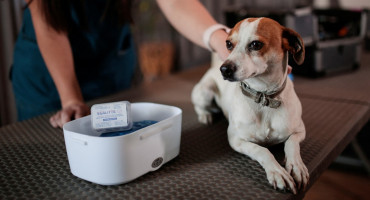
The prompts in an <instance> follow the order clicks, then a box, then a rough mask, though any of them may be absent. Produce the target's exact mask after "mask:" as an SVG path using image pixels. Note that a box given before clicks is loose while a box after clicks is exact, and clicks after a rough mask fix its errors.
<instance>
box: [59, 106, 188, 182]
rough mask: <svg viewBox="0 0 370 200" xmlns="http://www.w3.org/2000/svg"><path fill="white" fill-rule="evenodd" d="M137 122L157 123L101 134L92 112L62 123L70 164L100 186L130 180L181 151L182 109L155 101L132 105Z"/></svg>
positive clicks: (77, 171)
mask: <svg viewBox="0 0 370 200" xmlns="http://www.w3.org/2000/svg"><path fill="white" fill-rule="evenodd" d="M131 109H132V119H133V121H134V122H136V121H143V120H153V121H158V123H156V124H153V125H150V126H148V127H145V128H143V129H140V130H137V131H135V132H133V133H130V134H127V135H122V136H114V137H99V135H100V134H101V133H99V132H97V131H95V130H93V129H92V127H91V120H90V115H89V116H86V117H83V118H80V119H77V120H74V121H71V122H68V123H66V124H65V125H64V126H63V131H64V139H65V144H66V149H67V155H68V161H69V166H70V168H71V172H72V174H73V175H75V176H77V177H79V178H82V179H85V180H87V181H91V182H93V183H98V184H101V185H117V184H122V183H126V182H129V181H131V180H133V179H136V178H138V177H139V176H141V175H144V174H145V173H147V172H149V171H154V170H157V169H158V168H160V167H161V166H162V165H163V164H164V163H166V162H168V161H170V160H171V159H173V158H175V157H176V156H177V155H178V154H179V151H180V138H181V118H182V111H181V109H180V108H177V107H173V106H167V105H161V104H154V103H133V104H131Z"/></svg>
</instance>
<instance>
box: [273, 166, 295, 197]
mask: <svg viewBox="0 0 370 200" xmlns="http://www.w3.org/2000/svg"><path fill="white" fill-rule="evenodd" d="M266 175H267V180H268V181H269V183H270V184H271V185H272V186H273V187H274V189H276V188H278V189H280V190H285V189H289V190H291V191H292V192H293V193H294V194H296V193H297V190H296V186H295V183H294V180H293V178H292V176H290V174H289V173H288V172H287V171H286V170H285V169H284V168H283V167H281V166H280V165H279V164H277V165H274V166H272V167H269V169H266Z"/></svg>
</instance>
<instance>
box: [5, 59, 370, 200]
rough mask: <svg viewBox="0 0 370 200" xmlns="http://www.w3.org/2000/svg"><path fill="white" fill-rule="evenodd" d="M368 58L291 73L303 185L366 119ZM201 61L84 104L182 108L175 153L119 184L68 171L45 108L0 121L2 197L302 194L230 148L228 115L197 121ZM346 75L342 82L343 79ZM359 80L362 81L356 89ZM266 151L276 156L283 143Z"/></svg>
mask: <svg viewBox="0 0 370 200" xmlns="http://www.w3.org/2000/svg"><path fill="white" fill-rule="evenodd" d="M369 67H370V63H369V62H367V64H366V66H365V67H361V68H360V69H359V70H358V71H356V72H352V73H349V74H343V75H338V76H335V77H327V78H322V79H307V78H300V77H296V79H295V86H296V91H297V93H298V96H299V97H300V99H301V102H302V105H303V121H304V122H305V125H306V130H307V136H306V139H305V140H304V141H303V142H302V144H301V155H302V159H303V161H304V162H305V163H306V165H307V168H308V170H309V173H310V183H309V186H308V188H309V187H310V186H312V184H313V183H314V182H315V181H316V180H317V179H318V177H319V176H320V175H321V173H322V172H323V171H324V170H325V169H326V168H327V167H328V166H329V165H330V163H331V162H332V161H333V160H334V159H335V158H336V157H337V156H338V155H339V154H340V153H341V152H342V151H343V149H344V148H345V147H346V145H347V144H348V143H349V142H350V141H351V139H352V138H353V137H354V136H355V135H356V134H357V133H358V131H359V130H360V129H361V128H362V127H363V126H364V125H365V124H366V123H367V122H368V120H369V116H370V111H369V105H370V98H369V95H370V93H369V92H367V93H366V92H365V91H364V89H367V90H368V88H369V85H370V84H369V81H368V80H364V79H367V77H369V75H370V70H369ZM206 69H207V66H204V67H197V68H194V69H191V70H187V71H183V72H181V73H178V74H175V75H172V76H169V77H166V78H164V79H162V80H158V81H155V82H153V83H150V84H142V85H140V86H137V87H135V88H132V89H130V90H127V91H124V92H121V93H117V94H115V95H112V96H108V97H105V98H101V99H98V100H95V101H91V102H90V104H91V105H92V104H95V103H103V102H112V101H120V100H128V101H131V102H155V103H162V104H169V105H174V106H177V107H180V108H181V109H182V110H183V121H182V136H181V148H180V155H179V156H178V157H176V158H175V159H173V160H172V161H170V162H168V163H166V164H164V165H163V166H162V167H161V168H159V169H158V170H157V171H154V172H150V173H147V174H145V175H143V176H141V177H139V178H137V179H136V180H134V181H132V182H130V183H127V184H122V185H118V186H101V185H98V184H94V183H90V182H88V181H84V180H82V179H79V178H77V177H75V176H73V175H72V174H71V172H70V168H69V164H68V158H67V154H66V149H65V144H64V137H63V131H62V130H61V129H54V128H52V127H51V126H50V125H49V123H48V118H49V117H50V114H47V115H42V116H39V117H36V118H32V119H30V120H26V121H23V122H18V123H14V124H11V125H7V126H4V127H1V128H0V169H1V171H0V199H7V198H25V199H49V198H53V199H82V198H104V199H105V198H112V199H116V198H124V199H301V198H303V196H304V194H305V192H304V191H300V192H299V194H297V195H293V194H291V193H289V192H284V191H277V190H274V189H273V188H272V187H271V186H270V185H269V184H268V181H267V179H266V175H265V172H264V170H263V169H262V167H261V166H260V165H259V164H258V163H257V162H255V161H253V160H251V159H250V158H248V157H247V156H245V155H242V154H239V153H237V152H235V151H233V150H232V149H231V148H230V146H229V145H228V141H227V133H226V129H227V126H228V124H227V121H226V120H225V119H224V118H223V117H222V116H220V117H219V118H218V119H217V120H216V122H215V123H214V124H213V125H211V126H205V125H202V124H200V123H198V121H197V116H196V114H195V112H194V109H193V106H192V104H191V102H190V93H191V90H192V88H193V86H194V84H195V83H196V82H197V81H198V80H199V79H200V77H201V76H202V74H203V73H204V72H205V70H206ZM344 81H346V82H344ZM359 87H362V88H359ZM271 151H272V152H273V154H274V155H275V157H276V158H277V160H278V161H279V162H282V160H283V157H284V155H283V146H282V145H278V146H276V147H273V148H271Z"/></svg>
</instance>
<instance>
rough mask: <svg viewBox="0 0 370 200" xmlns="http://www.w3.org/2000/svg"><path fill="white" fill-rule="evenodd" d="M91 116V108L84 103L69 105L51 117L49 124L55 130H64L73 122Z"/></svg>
mask: <svg viewBox="0 0 370 200" xmlns="http://www.w3.org/2000/svg"><path fill="white" fill-rule="evenodd" d="M88 114H90V109H89V107H88V106H87V105H86V104H85V103H83V102H77V103H73V104H69V105H67V106H65V107H64V108H62V109H61V110H59V111H58V112H57V113H55V114H54V115H53V116H51V117H50V119H49V122H50V124H51V125H52V126H53V127H54V128H58V127H59V128H63V125H64V124H65V123H67V122H69V121H71V120H74V119H78V118H81V117H83V116H86V115H88Z"/></svg>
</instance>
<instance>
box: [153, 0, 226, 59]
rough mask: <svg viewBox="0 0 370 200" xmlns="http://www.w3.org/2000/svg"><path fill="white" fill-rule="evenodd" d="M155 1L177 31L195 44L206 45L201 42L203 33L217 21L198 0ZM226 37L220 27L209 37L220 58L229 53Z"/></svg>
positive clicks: (224, 57)
mask: <svg viewBox="0 0 370 200" xmlns="http://www.w3.org/2000/svg"><path fill="white" fill-rule="evenodd" d="M157 3H158V5H159V7H160V8H161V10H162V12H163V13H164V14H165V16H166V18H167V19H168V21H169V22H170V23H171V24H172V26H174V27H175V29H176V30H177V31H179V32H180V33H181V34H182V35H184V36H185V37H186V38H188V39H189V40H190V41H192V42H194V43H195V44H197V45H199V46H201V47H206V46H205V44H204V43H203V34H204V32H205V31H206V30H207V29H208V28H209V27H211V26H212V25H214V24H217V22H216V21H215V20H214V19H213V17H212V16H211V15H210V14H209V12H208V11H207V10H206V8H205V7H204V6H203V5H202V4H201V3H200V2H199V1H198V0H186V1H184V0H157ZM226 38H227V33H226V32H225V31H224V30H221V29H219V30H217V31H215V32H214V33H213V34H212V35H211V37H210V46H211V48H212V49H213V50H215V51H216V52H217V54H218V55H219V56H220V58H221V59H222V60H225V59H226V58H227V56H228V55H229V52H228V51H227V49H226V44H225V42H226Z"/></svg>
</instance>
